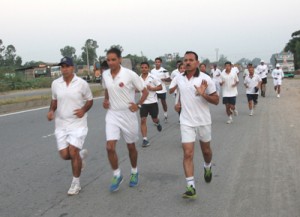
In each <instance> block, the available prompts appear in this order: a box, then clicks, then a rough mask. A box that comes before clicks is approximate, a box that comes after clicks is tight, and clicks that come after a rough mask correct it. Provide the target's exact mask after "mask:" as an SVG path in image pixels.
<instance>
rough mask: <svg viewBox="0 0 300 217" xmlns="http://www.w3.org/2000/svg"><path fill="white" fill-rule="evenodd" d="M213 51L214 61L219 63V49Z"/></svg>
mask: <svg viewBox="0 0 300 217" xmlns="http://www.w3.org/2000/svg"><path fill="white" fill-rule="evenodd" d="M215 51H216V61H217V62H219V48H216V49H215Z"/></svg>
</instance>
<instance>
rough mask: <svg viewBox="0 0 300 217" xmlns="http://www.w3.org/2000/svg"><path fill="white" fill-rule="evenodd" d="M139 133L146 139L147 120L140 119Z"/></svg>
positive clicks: (144, 118)
mask: <svg viewBox="0 0 300 217" xmlns="http://www.w3.org/2000/svg"><path fill="white" fill-rule="evenodd" d="M141 133H142V136H143V137H147V118H146V117H142V118H141Z"/></svg>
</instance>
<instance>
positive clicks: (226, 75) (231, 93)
mask: <svg viewBox="0 0 300 217" xmlns="http://www.w3.org/2000/svg"><path fill="white" fill-rule="evenodd" d="M220 80H221V82H220V85H221V86H222V95H223V104H224V105H225V108H226V113H227V115H228V121H227V124H231V123H232V122H233V119H232V114H234V115H235V116H237V115H238V111H237V109H236V108H235V104H236V96H237V94H238V91H237V85H238V84H239V78H238V76H237V73H236V72H234V71H232V70H231V62H226V63H225V69H224V71H223V72H222V73H221V76H220Z"/></svg>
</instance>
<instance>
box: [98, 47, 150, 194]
mask: <svg viewBox="0 0 300 217" xmlns="http://www.w3.org/2000/svg"><path fill="white" fill-rule="evenodd" d="M106 59H107V64H108V66H109V69H108V70H106V71H104V72H103V83H102V85H103V88H104V90H105V96H104V100H103V107H104V108H105V109H107V113H106V117H105V123H106V126H105V131H106V140H107V143H106V149H107V155H108V160H109V162H110V165H111V167H112V169H113V179H112V183H111V186H110V191H111V192H114V191H117V190H119V186H120V184H121V183H122V181H123V176H122V174H121V170H120V168H119V163H118V156H117V153H116V144H117V141H118V140H119V139H120V134H121V133H122V135H123V138H124V140H125V142H126V143H127V148H128V151H129V158H130V163H131V176H130V182H129V186H130V187H134V186H136V185H138V168H137V155H138V153H137V150H136V147H135V142H136V141H137V140H138V131H139V129H138V128H139V126H138V119H137V115H136V111H137V110H138V109H139V107H140V106H141V105H142V104H143V103H144V101H145V99H146V98H147V95H148V91H147V89H146V88H145V87H144V84H143V82H142V80H141V79H140V77H139V76H138V75H137V74H136V73H135V72H133V71H131V70H129V69H127V68H124V67H122V66H121V61H122V58H121V51H120V50H119V49H117V48H111V49H110V50H108V51H107V53H106ZM135 90H138V91H141V92H142V96H141V98H140V101H139V102H138V103H137V104H136V103H135V99H134V98H135Z"/></svg>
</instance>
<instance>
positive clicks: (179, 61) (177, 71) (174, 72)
mask: <svg viewBox="0 0 300 217" xmlns="http://www.w3.org/2000/svg"><path fill="white" fill-rule="evenodd" d="M180 65H182V61H181V60H177V62H176V69H174V70H173V71H172V73H171V76H170V78H171V80H172V79H173V78H175V76H176V75H178V74H180V72H179V66H180Z"/></svg>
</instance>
